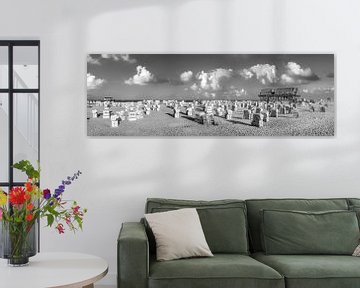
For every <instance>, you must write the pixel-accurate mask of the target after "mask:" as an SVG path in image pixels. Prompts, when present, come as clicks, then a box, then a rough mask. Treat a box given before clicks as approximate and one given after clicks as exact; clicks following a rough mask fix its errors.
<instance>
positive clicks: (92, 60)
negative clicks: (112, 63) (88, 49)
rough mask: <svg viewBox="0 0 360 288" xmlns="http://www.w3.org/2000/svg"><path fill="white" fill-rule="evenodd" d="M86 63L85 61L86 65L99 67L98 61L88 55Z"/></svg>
mask: <svg viewBox="0 0 360 288" xmlns="http://www.w3.org/2000/svg"><path fill="white" fill-rule="evenodd" d="M86 61H87V63H89V64H93V65H101V63H100V61H99V59H98V58H94V57H92V56H91V55H90V54H88V55H87V57H86Z"/></svg>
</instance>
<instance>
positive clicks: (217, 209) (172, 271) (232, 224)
mask: <svg viewBox="0 0 360 288" xmlns="http://www.w3.org/2000/svg"><path fill="white" fill-rule="evenodd" d="M189 207H191V208H196V209H197V211H198V214H199V218H200V221H201V225H202V228H203V231H204V234H205V238H206V240H207V242H208V245H209V247H210V249H211V251H212V252H213V254H214V257H209V258H191V259H180V260H172V261H163V262H159V261H156V260H155V253H156V243H155V239H154V236H153V234H152V232H151V230H150V229H149V227H147V224H146V223H145V221H144V220H141V221H140V222H137V223H123V225H122V228H121V231H120V234H119V238H118V246H117V248H118V287H119V288H165V287H166V288H212V287H214V288H220V287H221V288H315V287H316V288H322V287H326V288H358V287H360V257H354V256H351V251H353V249H354V248H355V247H356V245H357V244H358V242H359V234H360V233H359V223H358V220H357V215H358V214H359V215H360V199H353V198H351V199H350V198H349V199H345V198H343V199H254V200H245V201H243V200H217V201H192V200H172V199H157V198H156V199H155V198H152V199H148V200H147V203H146V209H145V212H146V213H156V212H165V211H169V210H174V209H181V208H189ZM357 208H358V209H357ZM277 222H279V223H277ZM299 223H300V224H301V223H302V225H299ZM314 225H319V226H318V227H319V229H315V230H314V231H312V232H311V231H310V232H309V230H311V229H312V228H313V227H314ZM269 227H270V228H269ZM337 227H338V228H337ZM269 229H270V230H269ZM302 229H303V230H302ZM304 229H307V230H304ZM322 229H340V230H341V229H342V230H343V231H345V232H344V233H343V232H341V233H337V234H336V235H335V234H334V236H333V237H321V235H322V234H321V233H322V231H323V230H322ZM279 231H280V232H282V231H284V232H283V235H281V234H279ZM324 231H326V230H324ZM348 231H349V232H348ZM276 233H278V234H276ZM317 233H320V234H318V235H317ZM319 235H320V237H319ZM321 238H324V239H321ZM279 245H280V246H279ZM281 245H284V246H283V247H282V246H281ZM282 248H283V249H282ZM274 251H275V253H274ZM292 251H293V253H294V254H291V253H292ZM316 251H319V253H318V254H317V253H316ZM328 251H329V252H328ZM327 253H330V254H327Z"/></svg>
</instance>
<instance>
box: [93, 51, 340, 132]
mask: <svg viewBox="0 0 360 288" xmlns="http://www.w3.org/2000/svg"><path fill="white" fill-rule="evenodd" d="M334 90H335V89H334V55H333V54H89V55H88V56H87V133H88V136H214V137H219V136H232V137H234V136H334V133H335V105H334V103H335V101H334V95H335V92H334Z"/></svg>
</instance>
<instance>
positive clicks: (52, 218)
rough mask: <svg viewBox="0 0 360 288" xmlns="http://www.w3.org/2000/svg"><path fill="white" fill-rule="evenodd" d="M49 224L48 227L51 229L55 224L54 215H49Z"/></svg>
mask: <svg viewBox="0 0 360 288" xmlns="http://www.w3.org/2000/svg"><path fill="white" fill-rule="evenodd" d="M47 222H48V223H47V224H48V226H50V227H51V225H52V224H53V223H54V216H53V215H51V214H48V215H47Z"/></svg>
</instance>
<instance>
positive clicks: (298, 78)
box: [281, 62, 320, 84]
mask: <svg viewBox="0 0 360 288" xmlns="http://www.w3.org/2000/svg"><path fill="white" fill-rule="evenodd" d="M319 79H320V78H319V76H318V75H316V74H315V73H314V72H313V71H312V70H311V68H309V67H307V68H305V69H304V68H302V67H301V66H300V65H299V64H297V63H295V62H288V63H287V64H286V66H285V73H284V74H282V75H281V82H282V83H283V84H304V83H309V82H311V81H317V80H319Z"/></svg>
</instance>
